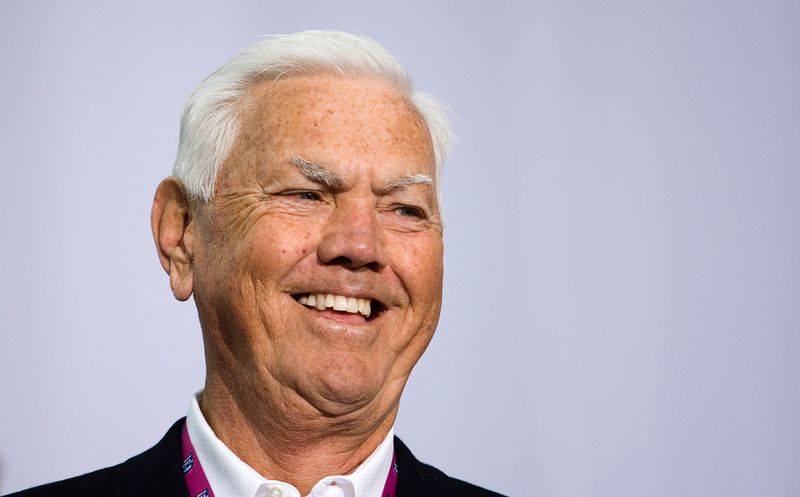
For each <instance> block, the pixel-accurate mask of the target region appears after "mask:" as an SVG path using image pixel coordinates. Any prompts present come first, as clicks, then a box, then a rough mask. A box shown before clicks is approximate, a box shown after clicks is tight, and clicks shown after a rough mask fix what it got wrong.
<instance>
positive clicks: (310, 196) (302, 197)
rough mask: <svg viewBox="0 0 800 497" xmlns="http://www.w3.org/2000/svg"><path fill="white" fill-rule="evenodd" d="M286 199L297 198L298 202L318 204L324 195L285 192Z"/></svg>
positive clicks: (307, 192)
mask: <svg viewBox="0 0 800 497" xmlns="http://www.w3.org/2000/svg"><path fill="white" fill-rule="evenodd" d="M283 195H284V196H286V197H290V198H296V199H298V200H307V201H311V202H317V201H319V200H322V195H320V194H319V193H317V192H309V191H294V192H285V193H284V194H283Z"/></svg>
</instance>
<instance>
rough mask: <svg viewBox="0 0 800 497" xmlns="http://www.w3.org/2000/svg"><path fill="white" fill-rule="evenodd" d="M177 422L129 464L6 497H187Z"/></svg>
mask: <svg viewBox="0 0 800 497" xmlns="http://www.w3.org/2000/svg"><path fill="white" fill-rule="evenodd" d="M183 423H184V420H183V419H181V420H179V421H178V422H176V423H175V424H174V425H172V427H171V428H170V429H169V431H168V432H167V434H166V435H164V437H163V438H162V439H161V441H159V442H158V443H157V444H156V445H155V446H153V447H151V448H150V449H148V450H146V451H145V452H142V453H141V454H139V455H137V456H134V457H132V458H130V459H128V460H127V461H125V462H123V463H120V464H117V465H116V466H111V467H108V468H104V469H100V470H97V471H93V472H91V473H87V474H84V475H81V476H76V477H73V478H68V479H66V480H61V481H58V482H54V483H48V484H46V485H41V486H38V487H34V488H30V489H27V490H22V491H20V492H16V493H13V494H9V495H7V496H6V497H45V496H46V497H72V496H75V497H101V496H102V497H128V496H134V495H135V496H141V495H148V496H153V497H158V496H164V497H187V496H188V495H189V492H188V491H187V490H186V485H185V483H184V479H183V473H182V472H181V464H180V463H181V452H180V451H181V446H180V434H181V429H182V427H183Z"/></svg>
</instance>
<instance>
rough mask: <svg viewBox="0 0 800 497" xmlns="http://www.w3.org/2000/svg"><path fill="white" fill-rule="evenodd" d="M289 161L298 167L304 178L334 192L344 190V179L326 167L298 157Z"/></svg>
mask: <svg viewBox="0 0 800 497" xmlns="http://www.w3.org/2000/svg"><path fill="white" fill-rule="evenodd" d="M289 161H290V162H291V163H292V164H293V165H294V166H297V169H299V170H300V173H301V174H302V175H303V176H305V177H306V178H308V179H310V180H311V181H313V182H314V183H319V184H321V185H325V186H327V187H328V188H331V189H334V190H340V189H342V188H344V180H343V179H342V177H341V176H339V175H338V174H336V173H335V172H333V171H331V170H330V169H328V168H326V167H324V166H321V165H319V164H314V163H313V162H309V161H307V160H305V159H303V158H302V157H298V156H294V157H291V158H290V159H289Z"/></svg>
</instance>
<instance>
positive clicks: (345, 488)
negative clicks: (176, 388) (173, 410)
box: [186, 394, 394, 497]
mask: <svg viewBox="0 0 800 497" xmlns="http://www.w3.org/2000/svg"><path fill="white" fill-rule="evenodd" d="M198 396H199V394H198V395H195V396H194V397H192V402H191V404H190V405H189V413H188V414H187V416H186V428H187V429H188V430H189V438H190V439H191V441H192V445H194V449H195V452H196V453H197V458H198V459H199V460H200V463H201V464H202V465H203V470H204V471H205V474H206V478H208V483H209V484H210V485H211V488H212V490H213V492H214V496H215V497H300V492H299V491H298V490H297V488H295V487H294V486H293V485H291V484H289V483H286V482H282V481H278V480H269V479H267V478H264V477H263V476H261V475H260V474H259V473H258V472H257V471H256V470H255V469H253V468H251V467H250V466H249V465H248V464H247V463H245V462H244V461H242V460H241V459H239V458H238V457H237V456H236V454H234V453H233V452H232V451H231V450H230V449H229V448H228V447H227V446H226V445H225V444H224V443H222V441H221V440H220V439H219V438H217V436H216V435H215V434H214V431H213V430H212V429H211V427H210V426H209V425H208V422H206V418H205V417H204V416H203V413H202V411H201V410H200V404H199V403H198V400H197V399H198ZM393 450H394V427H392V428H391V429H390V430H389V433H388V434H387V435H386V438H384V439H383V441H382V442H381V443H380V445H378V447H377V448H376V449H375V451H374V452H373V453H372V454H370V456H369V457H368V458H367V459H366V460H365V461H364V462H363V463H361V465H360V466H359V467H358V468H357V469H356V470H355V471H354V472H352V473H350V474H349V475H331V476H326V477H324V478H322V479H321V480H320V481H319V482H317V484H316V485H314V487H313V488H312V490H311V494H309V495H310V496H312V497H380V495H381V491H382V490H383V486H384V484H385V483H386V476H387V475H388V474H389V468H390V466H391V464H392V453H393Z"/></svg>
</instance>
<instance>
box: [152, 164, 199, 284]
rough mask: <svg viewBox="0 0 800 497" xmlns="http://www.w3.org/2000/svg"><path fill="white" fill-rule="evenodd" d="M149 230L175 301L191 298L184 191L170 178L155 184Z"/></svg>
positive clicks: (188, 214) (188, 219)
mask: <svg viewBox="0 0 800 497" xmlns="http://www.w3.org/2000/svg"><path fill="white" fill-rule="evenodd" d="M150 226H151V228H152V229H153V239H154V240H155V242H156V249H157V250H158V258H159V259H160V260H161V267H163V268H164V271H166V272H167V274H169V286H170V288H172V293H173V295H175V298H176V299H178V300H186V299H188V298H189V297H190V296H191V295H192V246H193V243H194V229H195V225H193V224H192V213H191V210H190V209H189V199H188V196H187V194H186V188H184V186H183V183H182V182H181V180H179V179H178V178H175V177H173V176H170V177H168V178H165V179H164V180H163V181H162V182H161V183H159V185H158V188H157V189H156V196H155V198H154V199H153V211H152V212H151V214H150Z"/></svg>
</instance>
